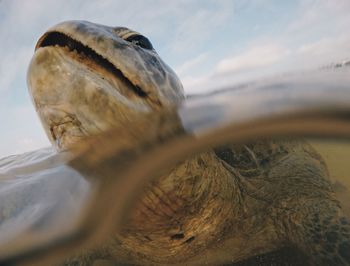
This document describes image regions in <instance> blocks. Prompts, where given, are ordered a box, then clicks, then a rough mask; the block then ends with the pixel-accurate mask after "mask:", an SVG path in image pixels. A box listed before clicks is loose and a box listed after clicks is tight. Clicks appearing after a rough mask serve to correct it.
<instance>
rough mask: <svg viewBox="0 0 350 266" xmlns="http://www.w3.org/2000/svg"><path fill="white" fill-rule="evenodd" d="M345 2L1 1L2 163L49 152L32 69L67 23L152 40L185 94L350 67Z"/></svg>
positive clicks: (349, 5) (349, 3)
mask: <svg viewBox="0 0 350 266" xmlns="http://www.w3.org/2000/svg"><path fill="white" fill-rule="evenodd" d="M348 14H350V1H349V0H286V1H281V0H212V1H210V0H174V1H165V0H163V1H161V0H133V1H125V0H96V1H92V0H90V1H89V0H75V1H74V0H60V1H57V0H26V1H24V0H0V157H3V156H7V155H12V154H18V153H23V152H26V151H31V150H35V149H39V148H42V147H46V146H49V145H50V143H49V141H48V139H47V137H46V135H45V133H44V130H43V129H42V126H41V124H40V121H39V119H38V117H37V114H36V112H35V109H34V107H33V105H32V102H31V99H30V95H29V93H28V90H27V84H26V71H27V67H28V65H29V62H30V59H31V57H32V55H33V52H34V46H35V43H36V41H37V40H38V38H39V37H40V36H41V35H42V34H43V33H44V32H45V31H46V30H47V29H48V28H49V27H51V26H53V25H55V24H57V23H59V22H61V21H65V20H72V19H74V20H88V21H92V22H95V23H100V24H105V25H109V26H126V27H129V28H131V29H134V30H136V31H138V32H140V33H142V34H144V35H145V36H147V37H148V38H149V39H150V40H151V42H152V43H153V46H154V48H155V49H156V50H157V52H158V53H159V55H160V56H161V57H162V58H163V60H164V61H165V62H167V63H168V65H170V66H171V67H172V68H173V69H174V70H175V71H176V72H177V74H178V75H179V77H180V79H181V80H182V82H183V85H184V88H185V91H186V93H188V94H197V93H204V92H206V91H210V90H217V89H219V88H221V87H227V86H229V85H232V84H238V83H243V82H247V81H249V80H252V79H259V78H262V77H267V76H273V75H276V74H279V73H286V72H290V71H300V70H303V69H312V68H317V67H320V66H324V65H328V64H330V63H333V62H341V61H345V60H349V59H350V49H349V48H350V35H349V29H350V16H349V15H348Z"/></svg>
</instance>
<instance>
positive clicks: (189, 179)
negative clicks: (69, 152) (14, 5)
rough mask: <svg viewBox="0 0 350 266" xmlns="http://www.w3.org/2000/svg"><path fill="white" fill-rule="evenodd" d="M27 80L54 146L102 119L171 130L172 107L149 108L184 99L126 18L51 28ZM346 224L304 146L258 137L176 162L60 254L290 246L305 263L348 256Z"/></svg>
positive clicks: (153, 256) (198, 258) (167, 254)
mask: <svg viewBox="0 0 350 266" xmlns="http://www.w3.org/2000/svg"><path fill="white" fill-rule="evenodd" d="M28 83H29V87H30V91H31V94H32V97H33V101H34V104H35V106H36V108H37V111H38V114H39V116H40V118H41V120H42V122H43V125H44V128H45V130H46V132H47V134H48V136H49V138H50V139H51V141H52V143H53V145H55V146H56V147H57V148H58V149H59V150H61V149H66V148H69V147H70V145H72V144H74V143H75V142H77V141H79V140H80V139H81V138H83V137H84V136H90V135H94V134H97V133H100V132H103V131H106V130H108V129H110V128H118V130H119V132H120V134H117V135H118V136H119V137H120V143H121V145H122V144H123V145H124V144H125V143H129V144H130V145H131V147H133V146H132V145H133V144H134V143H138V142H137V141H136V139H135V138H146V136H148V135H149V134H150V132H151V131H152V132H153V133H152V134H155V135H157V134H159V135H161V134H162V130H163V128H164V124H165V125H166V128H168V129H169V128H172V127H173V128H174V129H175V128H176V129H179V128H181V125H180V124H181V123H180V121H178V120H177V118H176V117H173V116H170V115H169V116H168V117H165V119H162V120H161V122H160V121H158V120H156V119H153V117H152V113H155V112H158V111H160V110H163V111H164V110H167V109H169V108H170V107H173V106H176V105H177V104H178V103H180V102H181V101H182V100H183V99H184V96H183V91H182V86H181V83H180V81H179V80H178V78H177V77H176V75H175V73H174V72H173V71H172V70H171V69H170V68H169V67H167V66H166V65H165V64H164V62H163V61H162V60H161V59H160V58H159V56H158V55H157V53H156V52H155V51H154V49H153V47H152V46H151V44H150V43H149V41H148V40H147V39H145V37H143V36H141V35H139V34H138V33H136V32H134V31H131V30H129V29H127V28H111V27H106V26H102V25H97V24H93V23H89V22H81V21H73V22H65V23H61V24H59V25H57V26H55V27H53V28H52V29H50V30H49V31H48V33H46V34H45V35H44V36H43V37H42V38H41V39H40V40H39V42H38V44H37V49H36V53H35V55H34V57H33V60H32V62H31V66H30V69H29V72H28ZM140 117H141V118H142V117H144V119H143V120H142V119H140ZM136 118H137V119H138V124H135V123H133V121H134V120H135V119H136ZM142 121H143V122H142ZM135 132H138V133H137V134H136V136H135ZM154 132H155V133H154ZM174 132H175V131H174ZM176 132H177V131H176ZM176 134H177V133H176ZM134 148H135V149H137V148H138V147H137V146H135V147H134ZM349 231H350V224H349V220H348V219H347V218H346V217H345V216H344V215H343V213H342V210H341V208H340V205H339V202H338V201H337V200H336V199H335V197H334V194H333V191H332V189H331V184H330V181H329V178H328V173H327V168H326V166H325V164H324V163H323V160H322V158H321V157H320V156H319V155H318V154H317V153H316V152H315V151H314V150H313V148H312V147H311V146H309V145H308V144H307V143H306V142H304V141H302V140H300V141H292V140H287V139H286V140H281V141H270V140H265V141H257V142H254V143H251V144H247V145H234V146H230V145H226V146H224V147H221V148H217V149H215V150H214V151H207V152H204V153H202V154H198V155H196V156H194V157H193V158H189V159H187V160H185V161H184V162H182V163H180V164H178V165H177V166H175V167H174V168H173V169H171V170H170V171H169V172H168V173H164V174H163V175H161V177H160V178H158V179H157V180H155V181H153V182H152V183H151V184H149V186H148V187H147V188H145V194H144V195H143V196H142V197H141V198H140V201H139V204H138V205H137V206H136V208H135V210H134V211H133V213H132V215H131V219H130V222H129V223H128V224H127V225H126V226H125V229H124V230H123V231H122V232H120V233H118V234H114V235H111V239H110V241H107V242H108V243H106V244H105V246H103V247H96V250H93V251H92V250H89V251H85V252H84V251H82V252H81V254H79V255H77V256H76V257H74V258H70V259H69V260H67V264H70V265H90V264H92V263H93V262H94V261H96V260H98V259H106V260H110V261H114V262H127V263H133V264H146V265H150V264H183V263H185V262H186V263H188V264H197V265H202V264H204V263H209V264H220V263H225V262H227V261H231V262H237V261H240V260H243V259H246V258H249V257H251V256H254V255H257V254H261V253H265V252H269V251H272V250H276V249H278V248H281V247H285V246H292V247H295V248H296V249H298V250H300V251H301V252H303V253H304V254H305V255H306V256H307V258H308V259H307V260H308V261H309V263H311V264H315V265H349V264H350V257H349V256H350V255H349V250H350V242H349V239H350V236H349ZM224 248H226V250H227V252H225V254H224V255H222V252H221V253H220V251H221V250H223V249H224Z"/></svg>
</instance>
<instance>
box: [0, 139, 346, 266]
mask: <svg viewBox="0 0 350 266" xmlns="http://www.w3.org/2000/svg"><path fill="white" fill-rule="evenodd" d="M308 142H309V143H310V144H311V145H312V146H313V147H314V148H315V149H316V150H317V151H318V152H319V153H320V154H321V155H322V157H323V159H324V160H325V162H326V164H327V168H328V170H329V174H330V177H331V180H332V184H333V189H334V191H335V193H336V195H337V198H338V199H339V201H340V202H341V204H342V207H343V210H344V212H345V213H346V214H347V215H348V216H349V217H350V193H349V188H350V178H349V173H350V160H349V158H350V156H349V155H350V142H348V141H345V140H342V141H340V140H331V139H330V140H328V139H310V140H308ZM91 186H92V185H91V183H89V182H88V181H87V180H86V179H85V178H84V177H83V176H82V175H81V174H79V173H78V172H76V171H75V170H74V169H72V168H71V167H69V166H67V164H66V157H64V156H60V155H59V154H57V153H56V152H55V151H54V150H53V149H52V148H47V149H42V150H38V151H34V152H29V153H25V154H22V155H17V156H10V157H6V158H3V159H1V160H0V217H1V220H0V246H1V245H3V244H6V242H7V241H10V240H13V239H16V238H18V237H19V238H20V239H21V238H24V237H25V236H31V235H32V236H35V235H37V234H39V235H40V234H48V233H49V232H51V231H57V230H58V231H60V230H62V231H64V230H63V228H65V227H69V226H70V224H71V223H75V222H76V221H77V220H79V216H80V215H81V214H82V210H83V208H84V206H85V204H84V203H86V202H85V201H86V200H87V199H88V197H89V195H90V193H91ZM67 218H68V219H67ZM229 252H230V243H229V242H228V243H226V244H225V245H223V246H219V251H218V250H216V251H215V252H211V253H208V254H206V255H205V256H206V258H207V261H210V262H213V261H216V260H217V261H218V262H220V264H221V263H222V262H223V260H222V258H223V257H226V258H227V260H226V263H224V264H225V265H236V266H243V265H245V266H248V265H299V264H300V263H302V261H303V256H302V254H300V253H298V252H297V251H295V250H294V249H289V248H282V249H280V250H277V251H274V252H269V253H267V254H264V255H260V256H257V257H254V258H251V259H248V260H246V261H243V262H238V263H233V264H230V263H229V262H230V259H229V257H230V256H229ZM227 263H228V264H227Z"/></svg>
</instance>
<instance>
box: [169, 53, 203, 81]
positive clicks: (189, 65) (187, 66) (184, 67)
mask: <svg viewBox="0 0 350 266" xmlns="http://www.w3.org/2000/svg"><path fill="white" fill-rule="evenodd" d="M207 58H208V53H203V54H200V55H199V56H196V57H195V58H192V59H190V60H188V61H185V62H184V63H183V64H181V65H180V66H178V67H176V68H175V72H176V73H177V74H178V75H179V76H180V77H181V76H186V74H188V73H189V72H191V70H192V71H193V69H194V68H196V67H197V66H199V65H200V64H202V63H203V62H204V61H205V60H206V59H207Z"/></svg>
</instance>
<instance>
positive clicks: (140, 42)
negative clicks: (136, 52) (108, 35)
mask: <svg viewBox="0 0 350 266" xmlns="http://www.w3.org/2000/svg"><path fill="white" fill-rule="evenodd" d="M125 40H126V41H128V42H131V43H133V44H135V45H137V46H140V47H142V48H144V49H148V50H153V46H152V43H151V42H150V41H149V40H148V39H147V38H146V37H145V36H142V35H132V36H130V37H128V38H126V39H125Z"/></svg>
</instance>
